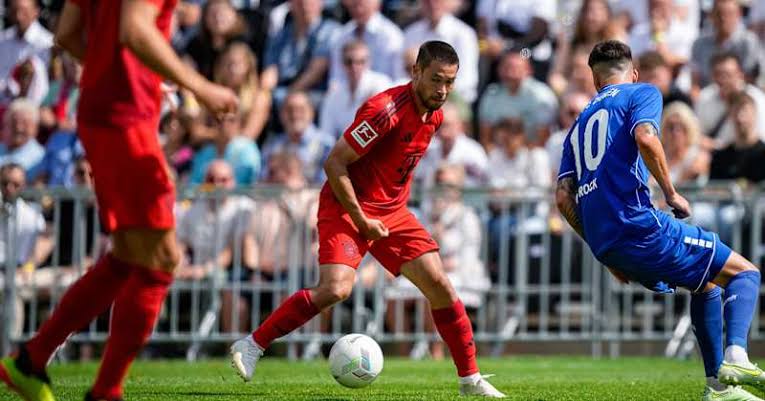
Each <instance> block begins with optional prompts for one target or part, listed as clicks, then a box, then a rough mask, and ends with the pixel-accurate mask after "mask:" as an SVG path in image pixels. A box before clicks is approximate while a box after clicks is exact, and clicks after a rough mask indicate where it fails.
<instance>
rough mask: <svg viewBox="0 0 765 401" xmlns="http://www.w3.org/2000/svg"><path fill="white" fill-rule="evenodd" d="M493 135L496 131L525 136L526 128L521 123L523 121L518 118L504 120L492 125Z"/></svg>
mask: <svg viewBox="0 0 765 401" xmlns="http://www.w3.org/2000/svg"><path fill="white" fill-rule="evenodd" d="M493 131H494V132H495V133H496V132H498V131H501V132H506V133H508V134H525V133H526V126H525V125H524V123H523V119H522V118H520V117H510V118H504V119H502V120H500V121H499V122H497V123H496V124H495V125H494V130H493Z"/></svg>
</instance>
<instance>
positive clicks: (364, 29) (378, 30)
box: [329, 0, 404, 82]
mask: <svg viewBox="0 0 765 401" xmlns="http://www.w3.org/2000/svg"><path fill="white" fill-rule="evenodd" d="M380 1H381V0H343V5H345V8H346V9H348V13H349V14H350V15H351V18H352V19H351V21H349V22H348V23H346V24H345V25H343V27H342V28H340V34H339V35H338V40H337V43H336V44H335V46H334V49H333V51H332V64H331V66H330V70H329V74H330V75H329V78H330V82H331V81H333V80H337V79H343V68H342V60H341V59H342V50H343V46H344V45H345V44H346V43H348V42H350V41H351V40H355V39H361V40H363V41H364V42H365V43H366V44H367V46H369V51H370V54H371V55H372V69H373V70H375V71H377V72H380V73H383V74H385V75H387V76H388V77H390V78H391V79H397V78H398V76H399V75H400V74H401V54H402V52H403V51H404V34H403V33H402V32H401V29H399V27H398V26H396V24H394V23H393V22H392V21H391V20H389V19H387V18H385V17H384V16H383V15H382V14H381V13H380Z"/></svg>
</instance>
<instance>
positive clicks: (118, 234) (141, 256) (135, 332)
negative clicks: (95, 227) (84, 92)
mask: <svg viewBox="0 0 765 401" xmlns="http://www.w3.org/2000/svg"><path fill="white" fill-rule="evenodd" d="M86 128H87V127H83V130H82V132H81V139H82V142H83V145H84V146H85V151H86V153H87V154H88V157H89V158H90V159H91V164H92V165H93V179H94V186H95V189H96V196H97V198H98V205H99V211H100V214H101V219H102V220H103V221H104V224H105V225H106V226H107V227H108V228H109V229H110V231H112V233H113V234H112V255H113V257H114V259H116V260H119V261H120V262H121V263H123V264H125V265H126V266H129V267H130V272H129V276H128V278H127V279H126V281H125V283H124V284H123V286H122V288H121V289H120V290H119V291H118V292H117V296H116V298H115V299H114V306H113V308H112V314H111V324H110V327H109V338H108V340H107V342H106V346H105V349H104V354H103V356H102V362H101V366H100V369H99V372H98V376H97V378H96V381H95V384H94V386H93V389H92V392H91V393H92V396H93V398H94V399H98V400H102V399H106V400H111V399H118V398H119V397H120V396H121V394H122V383H123V381H124V377H125V374H126V373H127V370H128V367H129V366H130V364H131V363H132V361H133V359H134V358H135V357H136V355H137V354H138V352H139V351H140V349H141V348H142V347H143V345H144V344H145V342H146V340H147V339H148V337H149V335H150V334H151V331H152V328H153V327H154V323H155V322H156V319H157V316H158V314H159V311H160V308H161V306H162V303H163V301H164V298H165V295H166V294H167V290H168V288H169V286H170V284H171V283H172V280H173V270H174V269H175V267H176V265H177V264H178V259H179V252H178V249H177V245H176V239H175V231H174V227H175V217H174V213H173V210H174V205H175V189H174V187H173V183H172V180H171V178H170V172H169V168H168V166H167V162H166V160H165V157H164V154H163V152H162V149H161V147H160V145H159V142H158V141H157V136H156V123H154V122H152V121H145V122H141V123H137V124H134V125H131V126H129V127H123V128H98V129H97V130H91V129H89V128H87V129H86ZM102 291H103V289H102Z"/></svg>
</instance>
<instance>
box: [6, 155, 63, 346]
mask: <svg viewBox="0 0 765 401" xmlns="http://www.w3.org/2000/svg"><path fill="white" fill-rule="evenodd" d="M25 175H26V173H25V172H24V169H23V168H22V167H21V166H20V165H18V164H15V163H11V164H6V165H4V166H3V167H0V194H1V195H2V202H1V203H0V206H1V209H0V266H2V267H3V268H4V267H5V266H6V263H8V260H7V259H8V258H13V260H11V263H13V264H15V265H16V266H17V268H18V269H19V270H17V271H16V278H15V281H16V284H17V286H18V287H19V288H18V289H19V290H29V288H28V287H29V286H30V285H34V282H33V281H32V279H33V277H34V276H35V274H34V273H35V269H36V268H37V267H38V266H39V265H40V264H41V263H43V262H44V261H45V260H46V259H47V258H48V255H50V253H51V251H52V250H53V239H52V235H51V230H50V229H49V228H48V227H47V225H46V223H45V218H44V217H43V215H42V212H41V211H40V209H39V206H37V205H33V204H30V203H27V202H26V201H25V200H24V199H22V198H21V197H20V196H19V194H20V193H21V191H22V190H24V187H25V186H26V178H25ZM9 233H10V234H11V235H10V236H9V235H8V234H9ZM5 277H7V275H6V274H0V286H4V278H5ZM40 284H43V283H42V282H41V283H40ZM24 287H27V288H24ZM2 288H3V287H0V298H2V292H3V291H2ZM19 295H22V294H21V293H20V294H19ZM3 302H5V300H3ZM14 302H15V304H16V311H17V315H16V319H15V320H14V322H11V331H12V332H13V333H14V334H16V335H18V334H21V329H22V328H23V323H24V314H23V312H24V309H23V308H22V307H21V306H22V303H21V298H17V299H16V300H15V301H14ZM2 324H7V322H5V323H0V328H2Z"/></svg>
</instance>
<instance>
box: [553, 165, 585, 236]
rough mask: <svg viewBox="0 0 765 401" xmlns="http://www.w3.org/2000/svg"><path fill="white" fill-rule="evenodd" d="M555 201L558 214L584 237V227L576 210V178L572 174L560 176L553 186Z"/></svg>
mask: <svg viewBox="0 0 765 401" xmlns="http://www.w3.org/2000/svg"><path fill="white" fill-rule="evenodd" d="M555 203H556V204H557V206H558V210H559V211H560V214H562V215H563V217H564V218H566V221H568V224H569V225H570V226H571V228H573V229H574V231H576V233H577V234H579V236H580V237H582V238H584V229H583V228H582V221H581V220H580V219H579V214H578V213H577V212H576V180H575V179H574V176H572V175H569V176H566V177H561V178H560V179H559V180H558V185H557V188H555Z"/></svg>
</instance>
